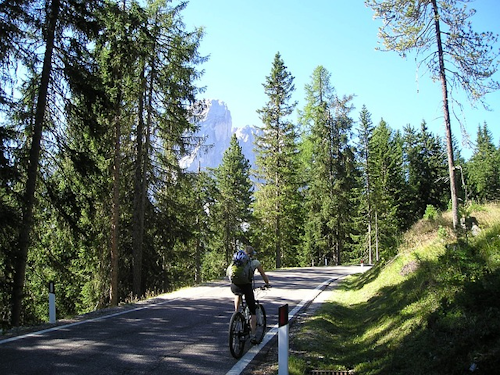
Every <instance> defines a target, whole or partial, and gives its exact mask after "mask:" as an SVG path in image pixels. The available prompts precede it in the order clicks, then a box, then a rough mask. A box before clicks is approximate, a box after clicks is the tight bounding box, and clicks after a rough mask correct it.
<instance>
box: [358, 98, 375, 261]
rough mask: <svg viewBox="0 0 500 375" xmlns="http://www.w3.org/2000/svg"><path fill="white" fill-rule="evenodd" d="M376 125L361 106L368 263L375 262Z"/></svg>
mask: <svg viewBox="0 0 500 375" xmlns="http://www.w3.org/2000/svg"><path fill="white" fill-rule="evenodd" d="M373 130H374V126H373V122H372V119H371V113H370V112H369V111H368V109H367V108H366V106H365V105H363V107H362V108H361V112H360V114H359V128H358V142H359V144H358V159H359V162H360V164H361V176H362V186H363V189H362V192H363V193H362V203H361V210H362V211H363V223H365V225H366V236H365V240H364V241H362V247H363V249H364V248H366V247H367V248H368V264H372V263H373V252H372V236H373V234H372V227H373V208H372V193H373V186H372V177H373V176H372V172H371V170H370V160H371V149H370V140H371V138H372V134H373Z"/></svg>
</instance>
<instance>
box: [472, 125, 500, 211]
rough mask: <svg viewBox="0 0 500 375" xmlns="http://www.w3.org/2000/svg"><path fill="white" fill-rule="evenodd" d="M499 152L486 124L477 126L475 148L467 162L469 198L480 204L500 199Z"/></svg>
mask: <svg viewBox="0 0 500 375" xmlns="http://www.w3.org/2000/svg"><path fill="white" fill-rule="evenodd" d="M498 154H499V151H498V149H497V148H496V147H495V145H494V144H493V138H492V136H491V132H490V131H489V129H488V125H487V124H486V123H484V124H483V126H478V129H477V138H476V147H475V150H474V153H473V154H472V156H471V158H470V159H469V161H468V162H467V176H468V180H469V185H470V188H471V192H470V193H471V198H472V199H476V200H478V201H481V202H486V201H491V200H498V199H500V167H499V163H498Z"/></svg>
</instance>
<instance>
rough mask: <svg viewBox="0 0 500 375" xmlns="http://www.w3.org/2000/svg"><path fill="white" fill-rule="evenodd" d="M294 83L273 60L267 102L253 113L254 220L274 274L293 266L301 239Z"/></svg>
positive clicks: (277, 57) (277, 60) (266, 88)
mask: <svg viewBox="0 0 500 375" xmlns="http://www.w3.org/2000/svg"><path fill="white" fill-rule="evenodd" d="M293 80H294V77H293V76H292V74H291V73H290V72H289V71H288V69H287V67H286V66H285V63H284V61H283V59H282V58H281V55H280V54H279V53H277V54H276V55H275V57H274V60H273V64H272V68H271V73H270V74H269V76H267V77H266V82H265V83H264V84H263V86H264V91H265V93H266V95H267V97H268V101H267V103H266V105H265V106H264V107H263V108H262V109H260V110H258V111H257V112H258V113H259V115H260V118H261V120H262V124H263V126H262V135H258V136H256V139H255V146H256V153H257V156H256V164H257V170H256V178H257V191H256V193H255V198H256V201H255V205H254V212H255V216H256V217H257V219H258V220H259V224H258V226H259V230H261V231H262V232H261V236H260V238H261V239H263V241H264V242H263V244H261V246H262V247H264V250H266V251H267V253H268V254H269V252H270V251H273V252H274V256H273V257H271V258H274V262H275V265H276V267H277V268H281V267H282V266H283V265H284V264H293V263H294V262H295V259H296V257H297V245H298V241H299V240H298V239H299V238H300V228H301V223H300V216H301V215H300V200H301V199H300V195H299V183H298V176H297V171H298V157H297V152H298V148H297V131H296V128H295V125H294V123H293V122H292V121H291V120H290V118H289V117H290V115H291V114H292V113H293V111H294V109H295V107H296V105H297V103H296V102H292V94H293V92H294V90H295V86H294V84H293Z"/></svg>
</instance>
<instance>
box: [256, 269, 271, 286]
mask: <svg viewBox="0 0 500 375" xmlns="http://www.w3.org/2000/svg"><path fill="white" fill-rule="evenodd" d="M257 270H258V271H259V273H260V275H261V276H262V278H263V279H264V282H265V283H266V284H269V277H267V275H266V273H265V272H264V268H263V267H262V264H259V266H258V267H257Z"/></svg>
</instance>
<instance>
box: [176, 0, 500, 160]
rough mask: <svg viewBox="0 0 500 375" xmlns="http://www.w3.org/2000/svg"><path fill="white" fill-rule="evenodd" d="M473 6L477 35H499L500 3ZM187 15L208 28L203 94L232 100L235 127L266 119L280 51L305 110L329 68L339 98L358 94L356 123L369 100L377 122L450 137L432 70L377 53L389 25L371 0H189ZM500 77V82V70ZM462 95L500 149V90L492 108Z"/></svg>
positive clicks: (490, 99) (471, 126)
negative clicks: (307, 94)
mask: <svg viewBox="0 0 500 375" xmlns="http://www.w3.org/2000/svg"><path fill="white" fill-rule="evenodd" d="M470 6H472V7H473V8H475V9H476V10H477V14H476V15H475V16H474V17H472V18H471V20H472V22H473V28H474V30H475V31H478V32H479V31H492V32H494V33H495V34H500V21H499V19H500V1H499V0H477V1H475V2H472V3H471V4H470ZM183 18H184V22H185V24H186V26H187V28H188V29H192V28H193V27H195V26H196V27H204V28H205V33H206V35H205V37H204V39H203V41H202V44H201V48H200V51H201V53H202V54H204V55H210V59H209V61H208V62H207V63H205V64H204V65H203V68H204V69H205V74H204V76H203V78H202V80H201V81H200V85H202V86H206V92H205V94H204V95H203V96H204V97H205V98H210V99H220V100H222V101H224V102H226V104H227V106H228V108H229V110H230V111H231V116H232V119H233V126H237V127H240V126H244V125H260V124H261V122H260V119H259V117H258V115H257V113H256V110H257V109H260V108H262V107H263V106H264V104H265V102H266V96H265V94H264V89H263V87H262V84H263V83H264V82H265V79H266V76H268V75H269V73H270V71H271V65H272V61H273V59H274V56H275V54H276V52H280V54H281V56H282V58H283V60H284V62H285V65H286V66H287V67H288V70H289V71H290V72H291V74H292V75H293V76H294V77H295V80H294V82H295V88H296V91H295V94H294V100H297V101H298V102H299V105H298V107H297V108H299V109H300V108H301V107H302V106H303V105H304V85H305V84H307V83H309V82H310V77H311V74H312V72H313V70H314V69H315V68H316V67H317V66H318V65H322V66H324V67H325V68H326V69H327V70H328V71H329V72H330V73H331V83H332V85H333V86H334V87H335V88H336V90H337V93H338V94H340V95H348V94H354V95H356V97H355V99H354V102H353V104H354V106H355V109H354V111H353V112H352V117H353V118H354V119H355V120H356V121H357V120H358V119H359V111H360V109H361V107H362V105H363V104H365V105H366V107H367V109H368V110H369V111H370V112H371V114H372V120H373V123H374V124H375V125H377V124H378V123H379V122H380V119H381V118H383V119H384V120H385V121H386V122H387V123H388V125H389V126H390V127H391V128H392V129H402V128H403V127H404V126H405V125H406V124H411V125H412V126H413V127H414V128H416V129H419V128H420V124H421V122H422V120H425V121H426V122H427V124H428V127H429V129H430V131H432V132H433V133H434V134H437V135H440V136H441V137H444V125H443V117H442V110H441V108H442V107H441V106H442V104H441V88H440V84H439V82H435V83H433V82H432V80H431V79H430V77H429V76H428V75H426V74H425V69H424V68H421V69H420V70H417V64H416V63H415V59H414V57H408V58H407V59H402V58H401V57H399V55H398V54H397V53H395V52H380V51H376V50H375V48H376V47H377V46H378V45H379V39H378V35H377V34H378V27H379V26H380V24H381V23H380V21H379V20H374V19H373V12H372V10H371V9H370V8H367V7H365V5H364V1H363V0H308V1H305V0H254V1H241V0H190V1H189V4H188V6H187V8H186V10H185V11H184V12H183ZM495 48H496V49H497V50H498V49H499V48H500V43H499V44H498V45H496V46H495ZM495 78H496V80H497V81H500V72H497V73H496V76H495ZM456 97H457V98H458V99H460V101H461V102H463V104H464V112H463V113H460V109H459V108H458V107H457V108H455V110H456V111H457V112H458V114H459V116H461V118H465V121H464V125H465V130H466V131H467V133H468V134H469V136H470V137H471V139H472V140H473V141H475V139H476V133H477V128H478V125H479V124H483V122H485V121H486V122H487V124H488V128H489V129H490V131H491V132H492V134H493V138H494V142H495V145H496V146H497V147H498V145H499V138H500V92H496V93H494V94H490V95H488V96H487V97H486V101H487V103H488V104H489V106H490V108H491V111H490V112H487V111H485V110H484V109H483V108H482V106H481V105H479V106H478V108H477V109H473V108H472V107H471V105H470V104H469V102H467V100H466V99H465V97H464V95H460V96H456ZM452 121H453V122H452V131H453V134H454V136H455V137H456V139H457V140H458V143H459V144H458V146H459V147H461V148H462V154H463V156H465V157H466V158H468V157H469V156H470V153H471V150H470V149H466V148H464V147H463V146H462V145H461V144H462V135H461V133H462V132H461V127H460V125H459V123H458V121H457V120H456V119H455V118H452Z"/></svg>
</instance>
